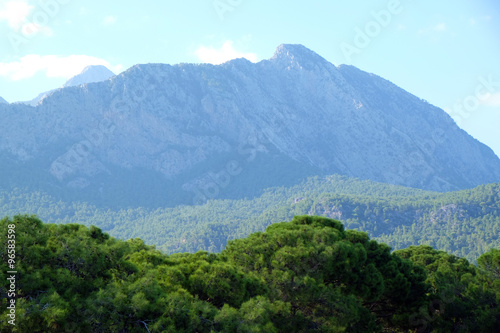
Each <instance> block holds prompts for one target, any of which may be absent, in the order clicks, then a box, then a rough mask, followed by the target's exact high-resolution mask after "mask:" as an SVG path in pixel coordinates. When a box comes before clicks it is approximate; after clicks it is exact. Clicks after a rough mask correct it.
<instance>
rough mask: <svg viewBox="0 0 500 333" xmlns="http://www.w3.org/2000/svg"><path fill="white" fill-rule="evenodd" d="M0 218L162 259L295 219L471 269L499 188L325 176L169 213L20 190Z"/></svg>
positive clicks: (7, 197)
mask: <svg viewBox="0 0 500 333" xmlns="http://www.w3.org/2000/svg"><path fill="white" fill-rule="evenodd" d="M0 211H1V212H2V214H3V215H4V216H5V215H7V216H14V215H16V214H25V213H28V214H35V215H37V216H39V217H40V218H41V219H42V220H44V221H46V222H50V223H65V224H67V223H79V224H83V225H86V226H90V225H95V226H98V227H99V228H101V229H102V230H103V231H104V232H107V233H109V234H110V235H111V236H113V237H116V238H119V239H123V240H125V239H130V238H136V237H139V238H141V239H143V240H144V241H145V242H146V244H150V245H156V246H157V249H159V250H161V251H163V252H165V253H170V254H172V253H183V252H191V253H194V252H197V251H199V250H204V251H208V252H220V251H222V250H223V249H224V247H225V246H226V244H227V242H228V241H229V240H231V239H237V238H244V237H247V236H248V235H250V234H251V233H253V232H257V231H264V230H265V229H266V227H268V226H269V225H271V224H273V223H277V222H281V221H289V220H291V219H292V218H293V217H294V216H295V215H318V216H325V217H330V218H334V219H338V220H342V222H343V223H344V225H345V227H346V229H355V230H362V231H365V232H367V233H368V234H369V235H370V237H372V238H373V239H376V240H378V241H381V242H384V243H386V244H388V245H389V246H391V247H392V248H393V249H403V248H407V247H409V246H411V245H420V244H426V245H430V246H432V247H433V248H435V249H438V250H443V251H446V252H448V253H450V254H454V255H457V256H460V257H464V258H467V259H468V260H469V261H471V262H474V263H475V262H476V260H477V258H478V257H479V256H480V255H482V254H483V253H485V252H486V251H488V250H489V249H490V248H500V183H493V184H487V185H481V186H479V187H476V188H474V189H469V190H462V191H456V192H446V193H439V192H430V191H423V190H418V189H413V188H408V187H402V186H395V185H388V184H382V183H375V182H371V181H366V180H359V179H354V178H348V177H345V176H339V175H331V176H328V177H311V178H309V179H307V180H305V181H303V182H302V183H300V184H297V185H294V186H288V187H274V188H269V189H267V190H265V191H264V192H263V193H261V194H260V195H259V196H256V197H250V198H241V199H233V200H230V199H213V200H209V201H207V202H206V203H204V204H202V205H192V206H187V205H183V206H177V207H170V208H164V207H157V208H145V207H123V208H116V207H107V206H99V207H98V206H95V205H91V204H89V203H86V202H68V201H64V200H62V199H58V198H54V197H51V196H50V195H47V194H44V193H42V192H36V191H28V190H26V189H11V190H8V191H7V190H4V191H0Z"/></svg>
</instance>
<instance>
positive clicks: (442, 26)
mask: <svg viewBox="0 0 500 333" xmlns="http://www.w3.org/2000/svg"><path fill="white" fill-rule="evenodd" d="M432 30H434V31H445V30H446V23H439V24H436V25H435V26H434V27H433V28H432Z"/></svg>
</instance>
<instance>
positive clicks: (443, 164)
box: [0, 45, 500, 207]
mask: <svg viewBox="0 0 500 333" xmlns="http://www.w3.org/2000/svg"><path fill="white" fill-rule="evenodd" d="M0 114H1V115H2V117H3V119H7V120H8V121H5V122H3V123H2V124H0V130H2V133H4V134H3V135H4V138H5V139H4V140H3V141H2V142H0V152H1V156H2V158H3V159H4V161H5V162H6V164H4V165H5V166H7V168H9V169H8V170H7V171H9V172H11V173H12V174H14V175H15V177H9V178H8V179H6V178H3V179H0V184H2V185H3V186H5V187H9V186H12V185H13V184H14V185H16V186H27V185H29V184H37V189H40V190H43V191H47V192H49V193H51V194H54V195H58V196H60V197H62V196H64V197H65V198H73V199H75V200H84V201H92V202H94V203H96V204H101V205H107V206H113V207H118V206H121V207H129V206H138V205H139V206H150V207H158V206H165V205H172V206H173V205H175V204H179V203H184V204H185V203H202V202H205V201H206V200H207V199H213V198H242V197H245V196H246V197H252V196H255V195H259V193H260V191H261V190H262V189H264V188H267V187H270V186H281V185H292V184H296V183H297V182H298V181H299V180H300V179H303V178H305V177H306V176H312V175H326V174H332V173H338V174H343V175H346V176H350V177H359V178H361V179H371V180H375V181H380V182H388V183H392V184H399V185H405V186H411V187H416V188H421V189H428V190H437V191H449V190H457V189H464V188H471V187H474V186H477V185H480V184H484V183H491V182H495V181H499V180H500V160H499V159H498V157H497V156H496V155H495V154H494V153H493V151H492V150H491V149H489V148H488V147H487V146H485V145H483V144H481V143H480V142H478V141H477V140H475V139H473V138H472V137H470V136H469V135H468V134H467V133H466V132H464V131H463V130H461V129H460V128H459V127H458V126H457V125H456V124H455V123H454V122H453V121H452V119H451V118H450V117H449V116H448V115H447V114H446V113H445V112H444V111H442V110H441V109H438V108H436V107H434V106H432V105H430V104H428V103H427V102H425V101H422V100H421V99H419V98H417V97H415V96H413V95H411V94H409V93H408V92H406V91H404V90H402V89H400V88H398V87H397V86H395V85H393V84H392V83H390V82H388V81H386V80H384V79H381V78H379V77H377V76H375V75H372V74H368V73H365V72H362V71H360V70H358V69H356V68H353V67H350V66H340V67H336V66H334V65H332V64H331V63H329V62H327V61H326V60H325V59H323V58H322V57H320V56H319V55H317V54H316V53H314V52H312V51H311V50H308V49H307V48H305V47H303V46H301V45H281V46H279V47H278V49H277V50H276V52H275V54H274V56H273V57H272V58H271V59H269V60H264V61H261V62H259V63H257V64H253V63H250V62H249V61H247V60H245V59H236V60H233V61H230V62H227V63H225V64H222V65H219V66H213V65H207V64H202V65H195V64H180V65H175V66H170V65H163V64H147V65H136V66H134V67H132V68H130V69H129V70H127V71H126V72H124V73H121V74H120V75H117V76H115V77H113V78H111V79H109V80H106V81H104V82H99V83H92V84H87V85H84V86H79V87H67V88H63V89H59V90H58V91H56V92H54V93H53V94H51V95H50V96H49V97H47V98H46V99H45V100H44V102H43V103H42V104H40V105H38V106H37V107H36V109H33V108H29V107H26V106H22V105H14V106H4V105H2V106H0ZM6 124H8V125H6ZM26 124H30V125H29V126H28V127H26ZM47 128H50V129H51V130H50V131H47ZM34 169H36V171H34ZM19 170H26V171H31V172H25V173H23V174H21V173H20V171H19ZM16 175H17V176H16ZM12 179H17V181H18V182H13V181H12Z"/></svg>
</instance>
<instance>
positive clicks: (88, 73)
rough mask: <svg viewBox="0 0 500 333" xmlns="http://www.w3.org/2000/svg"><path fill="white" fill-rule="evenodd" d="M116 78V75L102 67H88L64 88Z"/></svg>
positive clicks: (67, 82)
mask: <svg viewBox="0 0 500 333" xmlns="http://www.w3.org/2000/svg"><path fill="white" fill-rule="evenodd" d="M112 76H115V73H113V72H112V71H110V70H109V69H108V68H106V67H105V66H102V65H93V66H87V67H85V68H84V69H83V71H82V72H81V73H80V74H78V75H75V76H73V77H72V78H71V79H69V80H68V81H66V83H65V84H64V85H63V87H73V86H79V85H81V84H87V83H93V82H101V81H105V80H107V79H109V78H110V77H112Z"/></svg>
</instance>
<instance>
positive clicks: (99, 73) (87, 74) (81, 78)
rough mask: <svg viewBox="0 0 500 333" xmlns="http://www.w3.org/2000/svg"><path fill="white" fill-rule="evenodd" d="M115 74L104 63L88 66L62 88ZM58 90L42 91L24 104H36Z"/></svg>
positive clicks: (97, 80)
mask: <svg viewBox="0 0 500 333" xmlns="http://www.w3.org/2000/svg"><path fill="white" fill-rule="evenodd" d="M113 76H115V74H114V73H113V72H112V71H110V70H109V69H107V68H106V67H105V66H102V65H93V66H87V67H85V68H84V69H83V71H82V72H81V73H80V74H78V75H75V76H73V77H72V78H70V79H69V80H68V81H66V83H65V84H64V85H63V86H62V87H61V88H66V87H75V86H79V85H82V84H88V83H94V82H101V81H106V80H107V79H109V78H110V77H113ZM56 90H57V89H52V90H49V91H45V92H43V93H40V94H39V95H38V96H37V97H35V98H34V99H32V100H31V101H28V102H25V103H24V104H28V105H31V106H36V105H37V104H38V103H40V102H41V101H42V100H43V99H45V98H46V97H47V96H50V95H51V94H52V93H53V92H54V91H56Z"/></svg>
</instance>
